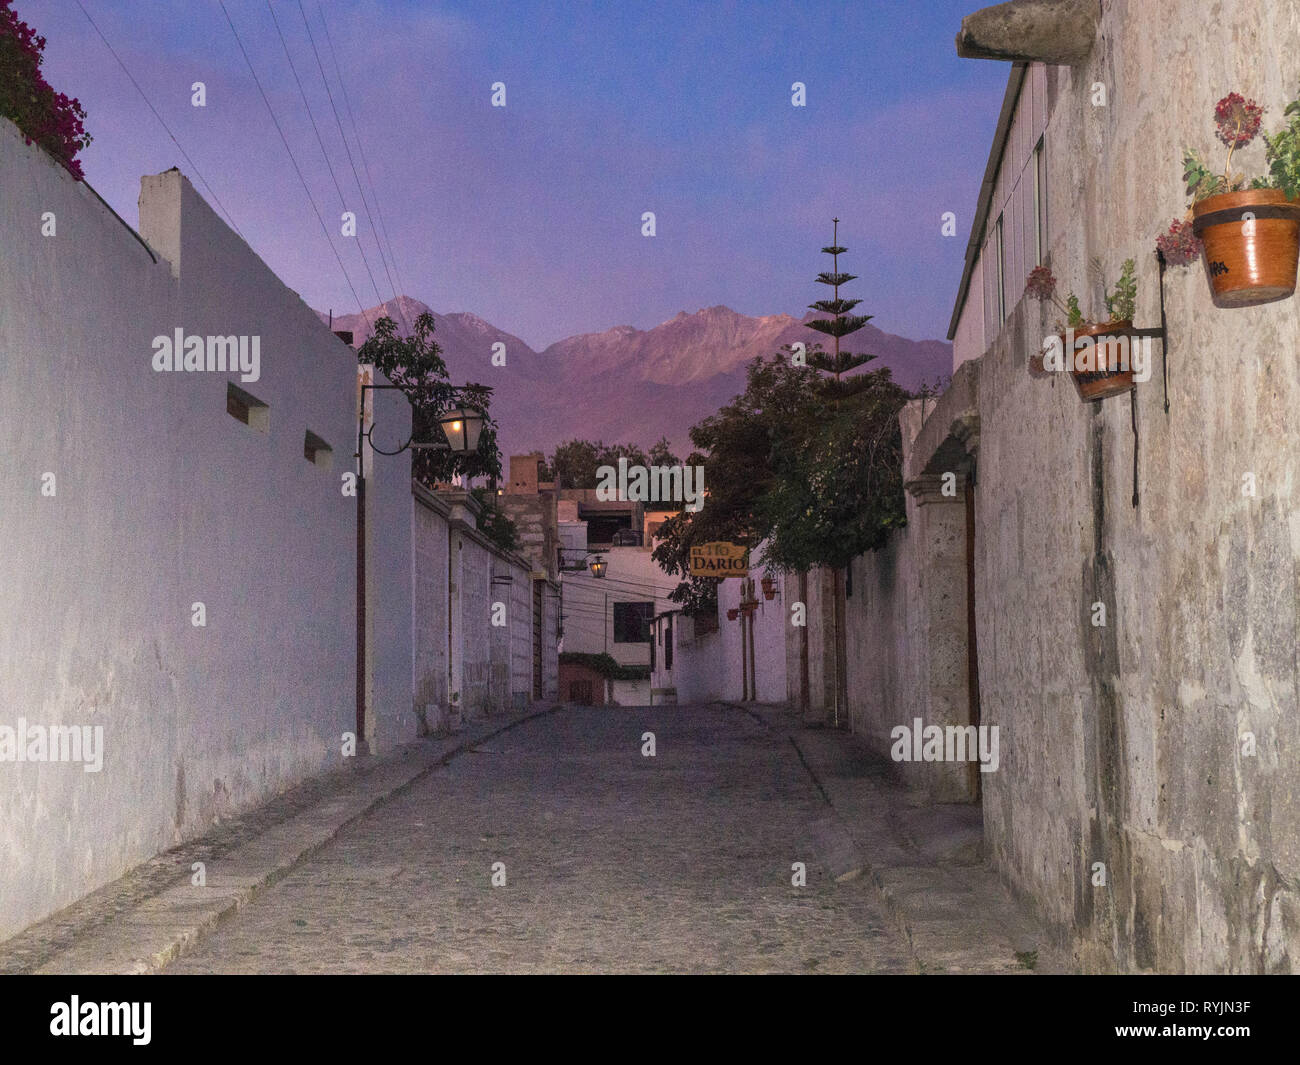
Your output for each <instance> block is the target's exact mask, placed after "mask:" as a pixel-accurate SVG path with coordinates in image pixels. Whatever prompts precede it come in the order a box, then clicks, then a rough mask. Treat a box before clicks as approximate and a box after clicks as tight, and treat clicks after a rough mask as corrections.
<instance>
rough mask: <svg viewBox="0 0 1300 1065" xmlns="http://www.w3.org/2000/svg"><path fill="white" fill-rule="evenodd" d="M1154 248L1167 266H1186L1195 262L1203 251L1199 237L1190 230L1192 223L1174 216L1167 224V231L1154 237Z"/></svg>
mask: <svg viewBox="0 0 1300 1065" xmlns="http://www.w3.org/2000/svg"><path fill="white" fill-rule="evenodd" d="M1156 248H1157V249H1158V250H1159V251H1160V254H1161V255H1163V256H1164V257H1165V263H1166V264H1167V265H1169V266H1187V265H1188V264H1189V263H1194V262H1196V260H1197V259H1199V258H1200V257H1201V252H1202V251H1204V246H1203V245H1202V244H1201V239H1200V238H1199V237H1198V236H1197V235H1196V233H1195V232H1194V231H1193V230H1192V223H1191V222H1188V221H1186V220H1185V219H1181V218H1175V219H1174V220H1173V222H1171V223H1170V224H1169V232H1168V233H1161V234H1160V236H1158V237H1156Z"/></svg>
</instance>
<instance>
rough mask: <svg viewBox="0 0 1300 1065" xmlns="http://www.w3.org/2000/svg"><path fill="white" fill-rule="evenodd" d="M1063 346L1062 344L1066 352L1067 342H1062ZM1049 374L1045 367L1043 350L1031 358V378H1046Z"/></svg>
mask: <svg viewBox="0 0 1300 1065" xmlns="http://www.w3.org/2000/svg"><path fill="white" fill-rule="evenodd" d="M1061 344H1062V350H1064V344H1065V342H1064V341H1062V342H1061ZM1048 373H1049V371H1048V370H1047V368H1046V367H1044V366H1043V352H1042V350H1041V349H1040V350H1039V351H1037V352H1035V353H1034V354H1033V355H1030V356H1029V376H1030V377H1046V376H1047V375H1048Z"/></svg>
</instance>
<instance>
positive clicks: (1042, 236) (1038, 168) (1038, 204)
mask: <svg viewBox="0 0 1300 1065" xmlns="http://www.w3.org/2000/svg"><path fill="white" fill-rule="evenodd" d="M1034 256H1035V258H1034V263H1035V265H1037V266H1042V265H1043V261H1044V260H1045V259H1046V258H1047V161H1046V159H1045V157H1044V155H1043V138H1042V137H1039V138H1038V143H1037V144H1036V145H1035V146H1034Z"/></svg>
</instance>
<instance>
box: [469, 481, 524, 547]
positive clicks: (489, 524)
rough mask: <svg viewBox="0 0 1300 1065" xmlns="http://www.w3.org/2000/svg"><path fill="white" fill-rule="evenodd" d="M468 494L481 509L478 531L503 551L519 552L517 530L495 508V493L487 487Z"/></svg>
mask: <svg viewBox="0 0 1300 1065" xmlns="http://www.w3.org/2000/svg"><path fill="white" fill-rule="evenodd" d="M470 494H471V495H472V496H473V497H474V498H475V499H477V500H478V502H479V505H480V506H481V507H482V508H483V510H482V513H480V514H479V519H478V529H479V532H481V533H482V534H483V535H484V536H486V537H487V538H488V539H489V540H491V541H492V542H493V543H494V544H496V545H497V547H499V548H501V550H503V551H518V550H519V528H518V526H516V525H515V523H514V522H513V521H511V520H510V519H509V518H508V517H506V515H505V513H504V512H503V511H501V510H499V509H498V508H497V496H496V491H495V489H493V488H489V487H487V486H480V487H478V488H475V489H474V490H473V491H471V492H470Z"/></svg>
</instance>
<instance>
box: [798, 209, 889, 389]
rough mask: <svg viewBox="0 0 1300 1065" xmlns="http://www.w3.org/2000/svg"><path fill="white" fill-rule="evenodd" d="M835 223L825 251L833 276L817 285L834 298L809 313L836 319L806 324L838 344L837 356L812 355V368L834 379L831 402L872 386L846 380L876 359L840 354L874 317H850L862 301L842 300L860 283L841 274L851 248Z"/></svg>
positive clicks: (820, 276) (828, 384)
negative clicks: (846, 288) (844, 290)
mask: <svg viewBox="0 0 1300 1065" xmlns="http://www.w3.org/2000/svg"><path fill="white" fill-rule="evenodd" d="M831 221H832V222H833V223H834V227H835V228H834V229H833V231H832V233H833V236H832V238H831V245H830V247H829V248H822V251H823V252H825V253H826V254H827V255H829V256H830V257H831V263H832V266H831V272H830V273H821V274H818V275H817V282H818V284H821V285H827V286H829V287H830V288H831V289H832V290H833V292H834V298H832V299H828V300H818V301H817V302H816V303H810V304H809V305H808V306H809V309H810V310H814V311H821V312H823V313H824V314H829V315H832V317H830V318H819V319H817V320H815V321H812V322H808V323H806V324H807V326H808V328H809V329H816V330H817V332H819V333H825V334H826V335H827V336H828V337H831V338H832V339H834V341H835V350H834V352H833V353H828V352H824V351H814V352H810V353H809V355H808V365H809V366H812V367H814V368H816V369H818V370H821V371H822V372H823V373H828V374H831V375H833V377H834V381H833V383H832V382H830V381H827V382H826V392H827V394H828V395H829V396H830V397H831V398H842V397H844V396H849V395H852V394H853V393H854V392H856V391H860V390H861V389H862V388H866V387H869V386H870V382H869V380H865V379H853V380H848V381H846V380H844V379H843V374H845V373H847V372H848V371H849V370H856V369H857V368H858V367H859V366H865V365H866V364H867V363H869V362H870V361H871V360H872V359H874V358H875V356H874V355H852V354H850V353H848V352H846V351H840V340H841V339H842V338H843V337H846V336H848V335H849V334H850V333H856V332H857V331H858V330H859V329H861V328H862V327H863V326H864V325H866V324H867V323H868V322H869V321H871V319H872V315H870V314H850V313H849V312H850V311H851V310H853V308H854V307H856V306H857V305H858V304H859V303H861V302H862V301H861V300H846V299H841V298H840V286H841V285H847V284H848V283H849V282H850V281H856V280H857V275H856V274H842V273H840V256H841V255H843V254H844V253H845V252H846V251H848V250H849V249H848V248H842V247H840V243H839V236H840V220H839V219H838V218H834V219H832V220H831Z"/></svg>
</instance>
